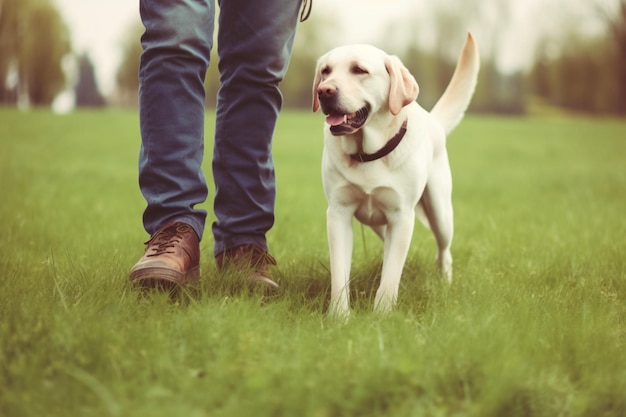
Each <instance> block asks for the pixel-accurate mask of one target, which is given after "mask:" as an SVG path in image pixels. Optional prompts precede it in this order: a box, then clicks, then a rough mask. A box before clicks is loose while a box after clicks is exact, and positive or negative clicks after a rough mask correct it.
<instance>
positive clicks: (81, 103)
mask: <svg viewBox="0 0 626 417" xmlns="http://www.w3.org/2000/svg"><path fill="white" fill-rule="evenodd" d="M74 91H75V92H76V107H102V106H104V105H105V101H104V97H102V94H101V93H100V90H99V89H98V84H97V82H96V75H95V72H94V68H93V64H92V63H91V60H90V59H89V56H87V54H83V55H81V56H80V57H79V58H78V82H77V83H76V87H75V88H74Z"/></svg>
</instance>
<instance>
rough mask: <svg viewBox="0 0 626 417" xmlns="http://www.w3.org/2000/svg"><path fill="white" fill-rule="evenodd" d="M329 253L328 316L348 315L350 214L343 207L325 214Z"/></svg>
mask: <svg viewBox="0 0 626 417" xmlns="http://www.w3.org/2000/svg"><path fill="white" fill-rule="evenodd" d="M326 228H327V234H328V248H329V252H330V277H331V290H330V310H329V312H330V314H331V315H334V316H341V317H346V316H348V315H349V314H350V293H349V290H350V263H351V261H352V244H353V235H352V213H350V212H349V211H348V210H346V208H345V207H340V208H332V207H329V208H328V210H327V212H326Z"/></svg>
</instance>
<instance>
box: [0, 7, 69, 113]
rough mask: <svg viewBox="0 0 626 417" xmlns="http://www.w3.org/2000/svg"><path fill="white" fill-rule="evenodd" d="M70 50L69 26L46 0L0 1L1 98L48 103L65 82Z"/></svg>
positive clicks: (10, 100)
mask: <svg viewBox="0 0 626 417" xmlns="http://www.w3.org/2000/svg"><path fill="white" fill-rule="evenodd" d="M44 39H45V42H42V40H44ZM69 52H70V38H69V31H68V28H67V26H66V25H65V23H64V22H63V20H62V19H61V16H60V14H59V12H58V11H57V9H56V8H55V7H54V6H53V5H52V3H51V2H50V1H49V0H1V1H0V81H2V83H1V84H0V101H4V102H12V103H15V102H16V101H18V100H24V99H26V100H27V101H28V102H29V103H30V104H32V105H35V106H43V105H49V104H50V103H51V102H52V100H53V99H54V97H55V96H56V94H57V93H59V92H60V91H61V90H62V89H63V87H64V85H65V74H64V72H63V68H62V66H61V61H62V59H63V57H64V56H65V55H67V54H68V53H69ZM7 81H10V82H7Z"/></svg>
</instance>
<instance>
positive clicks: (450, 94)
mask: <svg viewBox="0 0 626 417" xmlns="http://www.w3.org/2000/svg"><path fill="white" fill-rule="evenodd" d="M479 68H480V56H479V54H478V46H477V45H476V41H475V40H474V37H473V36H472V34H471V33H468V34H467V39H466V40H465V45H464V46H463V51H462V52H461V56H460V57H459V60H458V62H457V64H456V69H455V70H454V74H453V75H452V79H451V80H450V84H448V87H447V88H446V91H444V93H443V95H442V96H441V98H440V99H439V101H437V103H436V104H435V106H434V107H433V109H432V110H431V111H430V113H431V114H432V115H433V116H434V117H435V119H436V120H438V121H439V123H441V126H443V129H444V131H445V132H446V135H448V134H449V133H450V132H452V130H454V128H455V127H456V126H457V125H458V124H459V122H460V121H461V119H463V115H464V114H465V110H467V107H468V106H469V104H470V101H471V99H472V95H473V94H474V89H475V88H476V83H477V81H478V70H479Z"/></svg>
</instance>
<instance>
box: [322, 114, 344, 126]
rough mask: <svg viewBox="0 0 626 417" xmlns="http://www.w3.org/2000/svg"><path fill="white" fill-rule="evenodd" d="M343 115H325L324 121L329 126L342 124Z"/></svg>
mask: <svg viewBox="0 0 626 417" xmlns="http://www.w3.org/2000/svg"><path fill="white" fill-rule="evenodd" d="M344 120H345V116H326V123H328V124H329V125H331V126H339V125H341V124H343V122H344Z"/></svg>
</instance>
